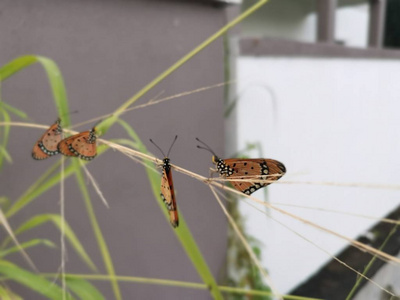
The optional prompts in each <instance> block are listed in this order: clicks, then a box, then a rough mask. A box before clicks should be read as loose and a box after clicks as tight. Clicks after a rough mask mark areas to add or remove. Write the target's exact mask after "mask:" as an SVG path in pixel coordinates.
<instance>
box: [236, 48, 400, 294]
mask: <svg viewBox="0 0 400 300" xmlns="http://www.w3.org/2000/svg"><path fill="white" fill-rule="evenodd" d="M399 67H400V62H399V60H379V59H358V60H351V59H347V58H334V59H333V58H323V57H321V58H313V57H309V58H307V57H295V56H292V57H285V56H268V55H264V56H262V57H251V56H239V57H238V58H237V78H238V85H237V95H238V100H237V110H236V111H235V113H236V124H237V127H236V130H237V143H236V148H235V149H233V152H234V151H238V150H240V149H244V148H245V147H246V145H247V144H257V143H258V144H259V145H260V146H261V152H260V150H253V151H251V152H250V153H249V154H250V156H251V157H259V156H262V157H267V158H273V159H277V160H279V161H281V162H283V163H284V164H285V166H286V168H287V171H288V172H287V174H286V175H285V177H284V178H282V179H281V181H282V182H281V184H279V182H278V183H275V184H273V185H271V186H270V187H268V192H267V197H265V191H264V190H260V191H258V192H256V193H254V194H253V195H254V196H255V197H257V198H259V199H267V200H268V201H269V202H270V203H271V204H273V205H276V206H277V207H279V208H280V209H283V210H285V211H287V212H290V213H292V214H295V215H297V216H299V217H301V218H303V219H305V220H307V221H310V222H314V223H316V224H318V225H321V226H324V227H326V228H328V229H330V230H333V231H334V232H336V233H339V234H342V235H345V236H347V237H349V238H356V237H357V236H358V235H360V234H362V233H363V232H364V231H365V230H367V229H368V228H369V227H371V225H372V224H374V222H377V220H379V218H381V217H383V216H385V215H386V214H387V213H388V212H390V211H391V210H393V209H394V208H395V207H397V205H398V191H397V190H390V189H371V188H365V187H364V188H360V187H354V186H353V187H352V184H356V185H357V184H367V185H368V184H369V185H383V186H386V185H396V184H397V178H399V176H400V169H399V168H398V164H397V163H395V162H397V161H398V157H397V156H398V152H399V151H400V144H399V142H398V141H399V138H400V132H399V130H398V128H400V127H399V126H400V123H399V118H398V116H397V114H396V112H397V111H398V109H399V104H398V101H397V99H398V94H399V93H400V90H399V86H398V84H397V81H398V80H399V79H400V78H399V76H397V75H396V74H398V72H396V71H395V70H397V69H398V68H399ZM388 74H390V76H388ZM378 174H379V175H378ZM285 181H286V182H287V183H286V184H285ZM335 183H336V184H339V186H335ZM331 184H333V185H331ZM340 184H342V186H340ZM346 185H350V186H346ZM250 202H251V201H250ZM252 204H253V205H254V203H252ZM258 208H259V210H257V209H255V208H254V207H252V206H250V205H247V204H244V203H243V205H241V207H240V210H241V212H242V213H243V214H244V216H245V218H246V225H247V228H248V230H249V233H250V234H252V235H254V236H255V237H257V238H258V239H259V240H260V241H261V242H262V244H263V247H262V253H263V263H264V266H265V267H266V269H267V270H268V271H269V274H270V276H271V278H272V281H273V282H274V283H275V285H276V287H277V288H278V290H279V291H280V292H282V293H285V292H288V291H290V289H292V288H293V287H295V286H296V285H297V284H299V283H300V282H302V281H303V280H305V279H306V278H307V277H308V276H310V275H311V274H312V273H313V272H315V271H316V270H318V268H320V267H321V266H322V265H323V264H324V263H325V262H327V261H329V260H331V259H332V257H331V256H330V255H334V254H335V253H338V252H339V251H340V250H341V249H343V248H344V247H346V246H347V245H348V242H347V241H345V240H343V239H340V238H337V237H335V236H333V235H331V234H328V233H326V232H324V231H322V230H318V229H316V228H314V227H312V226H310V225H307V224H304V223H303V222H302V221H299V220H296V219H294V218H292V217H289V216H287V215H284V214H282V213H280V212H278V211H276V210H273V209H266V208H265V207H263V206H258ZM337 211H339V212H342V213H338V212H337ZM346 213H349V214H356V215H361V216H372V217H374V218H376V219H372V220H371V219H368V218H360V217H356V216H352V215H346ZM397 270H398V268H397Z"/></svg>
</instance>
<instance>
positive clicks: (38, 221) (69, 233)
mask: <svg viewBox="0 0 400 300" xmlns="http://www.w3.org/2000/svg"><path fill="white" fill-rule="evenodd" d="M48 222H52V223H53V224H54V225H55V226H56V227H57V228H58V229H59V230H61V223H62V218H61V216H59V215H56V214H43V215H37V216H34V217H32V218H31V219H29V220H28V221H26V222H25V223H23V224H22V225H21V226H20V227H18V229H17V230H15V234H16V235H18V234H21V233H23V232H25V231H28V230H31V229H34V228H37V227H38V226H40V225H43V224H45V223H48ZM64 234H65V237H66V238H67V240H68V242H69V243H70V244H71V246H72V248H74V249H75V251H76V253H77V254H78V255H79V256H80V257H81V259H82V260H83V261H84V262H85V263H86V264H87V265H88V267H89V268H90V269H92V270H93V271H97V268H96V266H95V264H94V263H93V261H92V260H91V259H90V256H89V255H88V254H87V252H86V250H85V248H84V247H83V246H82V244H81V242H80V241H79V239H78V237H77V236H76V235H75V233H74V231H73V230H72V228H71V227H70V226H69V224H68V223H67V222H64ZM4 244H6V242H5V243H4Z"/></svg>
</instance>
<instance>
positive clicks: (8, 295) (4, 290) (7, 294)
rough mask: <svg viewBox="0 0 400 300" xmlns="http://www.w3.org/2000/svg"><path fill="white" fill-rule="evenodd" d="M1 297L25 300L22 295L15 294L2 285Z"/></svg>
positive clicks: (3, 299)
mask: <svg viewBox="0 0 400 300" xmlns="http://www.w3.org/2000/svg"><path fill="white" fill-rule="evenodd" d="M0 299H1V300H23V299H22V298H21V297H20V296H18V295H16V294H14V293H13V292H11V291H10V290H9V289H7V288H5V287H4V286H1V285H0Z"/></svg>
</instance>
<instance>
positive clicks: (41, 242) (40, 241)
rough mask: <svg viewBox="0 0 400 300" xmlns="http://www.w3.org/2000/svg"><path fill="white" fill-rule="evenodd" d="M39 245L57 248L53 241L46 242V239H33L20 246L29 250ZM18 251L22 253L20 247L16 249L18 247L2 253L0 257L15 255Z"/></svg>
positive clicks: (0, 252)
mask: <svg viewBox="0 0 400 300" xmlns="http://www.w3.org/2000/svg"><path fill="white" fill-rule="evenodd" d="M38 245H45V246H48V247H52V248H54V247H55V245H54V243H53V242H52V241H50V240H46V239H33V240H30V241H28V242H25V243H21V244H20V246H21V248H22V249H27V248H30V247H34V246H38ZM18 251H20V248H19V247H16V246H15V247H11V248H8V249H5V250H2V251H0V257H5V256H7V255H9V254H11V253H15V252H18Z"/></svg>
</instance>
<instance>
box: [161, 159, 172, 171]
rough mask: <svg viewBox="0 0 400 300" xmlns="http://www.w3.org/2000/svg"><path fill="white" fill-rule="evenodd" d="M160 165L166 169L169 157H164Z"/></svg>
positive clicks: (168, 166) (168, 165)
mask: <svg viewBox="0 0 400 300" xmlns="http://www.w3.org/2000/svg"><path fill="white" fill-rule="evenodd" d="M162 167H163V169H165V170H168V169H169V168H170V167H171V165H170V164H169V158H168V157H164V159H163V165H162Z"/></svg>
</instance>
